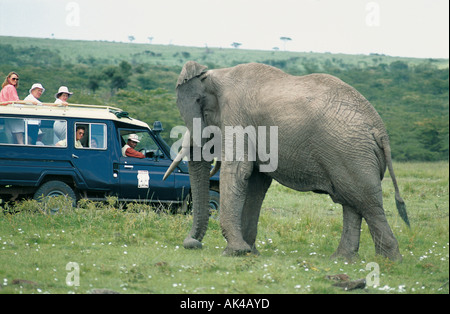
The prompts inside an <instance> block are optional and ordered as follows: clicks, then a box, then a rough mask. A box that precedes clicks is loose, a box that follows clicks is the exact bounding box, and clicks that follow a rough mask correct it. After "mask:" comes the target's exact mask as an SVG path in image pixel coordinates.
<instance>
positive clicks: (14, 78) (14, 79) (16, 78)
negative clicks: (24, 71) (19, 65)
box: [11, 77, 19, 81]
mask: <svg viewBox="0 0 450 314" xmlns="http://www.w3.org/2000/svg"><path fill="white" fill-rule="evenodd" d="M11 80H13V81H18V80H19V78H18V77H13V78H12V79H11Z"/></svg>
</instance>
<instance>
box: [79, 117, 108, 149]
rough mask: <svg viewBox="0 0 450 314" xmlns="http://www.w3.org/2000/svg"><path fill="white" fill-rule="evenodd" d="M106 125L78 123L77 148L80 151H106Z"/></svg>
mask: <svg viewBox="0 0 450 314" xmlns="http://www.w3.org/2000/svg"><path fill="white" fill-rule="evenodd" d="M106 139H107V131H106V124H103V123H76V124H75V148H78V149H103V150H104V149H106V148H107V140H106Z"/></svg>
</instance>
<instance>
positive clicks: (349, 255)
mask: <svg viewBox="0 0 450 314" xmlns="http://www.w3.org/2000/svg"><path fill="white" fill-rule="evenodd" d="M343 212H344V219H343V220H344V224H343V229H342V235H341V241H340V243H339V246H338V248H337V250H336V252H335V253H334V254H333V255H332V258H338V257H343V258H345V259H347V260H352V259H354V258H355V257H356V256H357V255H358V250H359V238H360V235H361V222H362V216H361V214H359V213H358V212H357V211H356V210H355V209H354V208H353V207H350V206H347V205H344V206H343Z"/></svg>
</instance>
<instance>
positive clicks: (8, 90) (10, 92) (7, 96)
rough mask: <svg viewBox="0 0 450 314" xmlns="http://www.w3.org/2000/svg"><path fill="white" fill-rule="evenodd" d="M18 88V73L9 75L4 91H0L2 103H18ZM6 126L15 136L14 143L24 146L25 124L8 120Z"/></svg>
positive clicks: (4, 83) (3, 87)
mask: <svg viewBox="0 0 450 314" xmlns="http://www.w3.org/2000/svg"><path fill="white" fill-rule="evenodd" d="M18 87H19V75H18V74H17V73H16V72H11V73H9V74H8V76H7V77H6V78H5V81H4V82H3V84H2V90H1V91H0V103H1V102H13V101H18V100H19V95H18V94H17V88H18ZM6 125H7V127H8V129H9V130H10V131H11V134H12V136H13V143H14V144H22V145H23V144H24V141H23V140H24V132H25V126H24V122H23V121H22V120H16V119H8V120H7V122H6Z"/></svg>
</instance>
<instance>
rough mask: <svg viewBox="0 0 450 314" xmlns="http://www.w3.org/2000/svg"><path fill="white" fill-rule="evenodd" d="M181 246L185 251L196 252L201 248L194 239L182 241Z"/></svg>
mask: <svg viewBox="0 0 450 314" xmlns="http://www.w3.org/2000/svg"><path fill="white" fill-rule="evenodd" d="M183 246H184V248H185V249H189V250H198V249H201V248H202V243H201V242H200V241H198V240H196V239H194V238H191V237H187V238H186V239H184V241H183Z"/></svg>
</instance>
